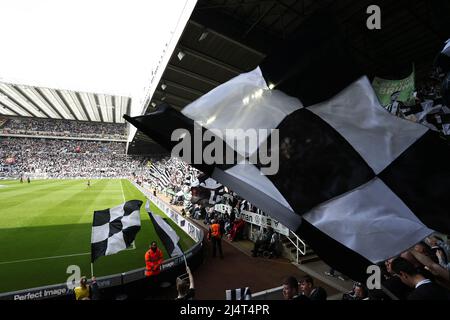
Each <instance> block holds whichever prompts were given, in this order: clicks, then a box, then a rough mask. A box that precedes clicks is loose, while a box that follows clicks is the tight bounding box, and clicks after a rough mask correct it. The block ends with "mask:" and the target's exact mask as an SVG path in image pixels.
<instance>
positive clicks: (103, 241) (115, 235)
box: [91, 200, 142, 262]
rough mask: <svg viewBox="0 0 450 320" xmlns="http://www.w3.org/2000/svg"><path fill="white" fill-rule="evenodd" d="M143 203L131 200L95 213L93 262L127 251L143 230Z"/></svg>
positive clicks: (92, 244) (92, 247) (92, 240)
mask: <svg viewBox="0 0 450 320" xmlns="http://www.w3.org/2000/svg"><path fill="white" fill-rule="evenodd" d="M141 205H142V201H140V200H130V201H127V202H125V203H123V204H121V205H120V206H117V207H114V208H110V209H105V210H99V211H95V212H94V221H93V223H92V237H91V261H92V262H94V261H95V260H96V259H97V258H99V257H101V256H108V255H111V254H115V253H117V252H119V251H121V250H125V249H126V248H128V247H129V246H131V244H132V243H133V241H134V239H135V238H136V234H137V233H138V231H139V230H140V229H141V215H140V208H141Z"/></svg>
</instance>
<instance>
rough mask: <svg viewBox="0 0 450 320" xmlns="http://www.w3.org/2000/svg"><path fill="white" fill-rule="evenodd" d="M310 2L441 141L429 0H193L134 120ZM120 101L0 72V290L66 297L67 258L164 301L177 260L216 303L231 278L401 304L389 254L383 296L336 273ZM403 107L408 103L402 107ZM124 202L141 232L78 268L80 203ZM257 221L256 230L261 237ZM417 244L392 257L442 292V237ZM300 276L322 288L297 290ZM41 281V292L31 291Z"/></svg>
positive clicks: (447, 247)
mask: <svg viewBox="0 0 450 320" xmlns="http://www.w3.org/2000/svg"><path fill="white" fill-rule="evenodd" d="M374 4H376V5H378V6H379V7H380V8H381V12H382V18H381V19H382V20H381V21H382V28H381V29H380V30H370V29H368V28H367V27H366V20H367V18H368V13H367V12H366V10H367V8H368V7H369V6H370V5H374ZM445 10H447V11H445ZM321 12H327V13H331V14H332V15H333V17H334V18H335V19H336V21H337V23H338V24H339V26H340V27H341V30H340V32H341V34H342V36H343V40H344V41H345V45H347V46H348V48H349V50H350V51H351V53H352V55H353V58H354V59H355V61H356V62H357V64H358V66H359V67H360V68H361V69H362V70H364V72H365V74H366V75H367V77H368V79H369V80H370V82H371V83H372V82H373V81H374V79H375V78H378V79H385V80H387V81H388V80H392V81H394V80H402V79H407V78H408V77H410V75H411V74H413V87H414V90H413V91H414V93H413V92H411V93H412V94H413V95H414V96H413V98H412V99H413V101H414V106H409V107H410V109H408V110H409V111H407V112H404V110H406V109H402V110H403V111H402V112H399V111H398V112H397V114H395V115H396V116H398V117H401V118H403V119H407V120H410V121H411V122H415V123H419V124H421V125H424V126H426V127H427V128H429V129H430V130H432V131H433V132H437V133H438V135H439V136H440V137H441V138H442V140H443V141H444V142H445V144H447V145H448V142H449V141H450V140H449V139H448V138H449V137H450V116H449V115H450V106H447V105H446V103H445V102H440V103H438V102H436V101H442V97H443V96H444V95H445V93H444V88H443V87H441V81H440V80H439V77H438V76H437V75H436V66H435V63H436V57H437V56H438V54H439V53H440V52H441V51H442V50H443V48H444V45H445V43H446V41H447V40H448V39H449V38H450V22H449V19H448V16H445V14H449V16H450V5H449V4H448V3H447V2H446V1H441V0H433V1H430V0H416V1H406V0H401V1H389V0H383V1H382V0H378V1H368V0H363V1H353V0H339V1H333V0H275V1H252V0H198V1H197V2H196V4H195V7H194V8H193V11H192V13H191V14H190V17H189V19H188V20H187V22H186V24H185V25H183V26H180V28H181V29H180V30H182V32H181V36H180V38H179V39H177V40H176V45H175V46H174V50H173V51H172V52H167V53H166V55H167V57H166V58H167V61H168V63H167V65H165V66H164V69H163V70H162V72H161V74H160V77H156V78H152V83H150V86H149V88H152V89H148V92H147V98H146V99H145V100H144V101H143V103H142V108H141V109H142V112H141V113H140V114H138V115H136V114H133V116H144V115H148V114H151V113H152V112H154V111H156V110H157V108H158V106H160V105H165V104H167V105H169V106H171V107H173V108H174V109H175V110H177V111H181V110H183V108H185V107H186V106H188V105H190V104H191V103H193V102H195V101H196V100H197V99H199V98H200V97H202V96H204V95H205V94H207V93H208V92H210V91H211V90H213V89H215V88H217V87H219V86H221V85H222V84H224V83H227V82H228V81H230V80H231V79H233V78H235V77H236V76H238V75H240V74H243V73H247V72H250V71H252V70H254V69H255V68H257V67H258V66H260V65H261V64H262V63H263V62H264V61H265V59H266V58H267V57H270V55H271V54H273V52H276V50H277V49H279V48H280V47H281V46H282V44H283V43H286V42H289V41H295V39H296V37H297V36H298V35H299V34H300V33H301V32H302V30H303V28H304V26H305V23H306V24H308V23H309V21H310V19H313V18H314V17H315V15H317V14H320V13H321ZM445 17H447V19H446V18H445ZM329 54H330V56H333V55H334V54H335V52H332V51H331V52H329ZM1 72H2V71H1V70H0V75H1ZM132 103H133V100H132V97H126V96H120V95H108V94H103V93H95V92H81V91H74V90H63V89H58V88H46V87H41V86H33V85H24V84H21V83H10V82H3V81H1V79H0V204H1V205H0V275H1V281H0V300H2V299H5V300H8V299H10V300H14V299H23V300H25V299H44V298H46V299H62V300H63V299H66V300H67V299H75V296H76V294H75V293H74V291H73V290H72V289H73V288H71V289H68V288H69V287H68V285H67V284H66V283H68V282H67V281H69V280H67V279H68V277H69V276H71V275H72V273H70V272H71V271H70V270H71V269H68V267H69V266H72V265H76V266H80V268H81V273H80V274H79V275H85V276H87V277H88V278H92V275H95V276H96V277H97V282H98V286H99V287H100V289H99V292H100V294H99V295H100V296H101V299H104V300H114V299H116V300H122V299H148V300H160V299H167V300H173V299H174V298H175V297H177V294H179V291H178V292H177V289H178V288H177V281H180V279H181V278H182V277H185V278H186V277H187V276H186V273H187V271H186V268H185V263H186V266H187V264H189V265H190V268H191V269H192V271H193V275H194V278H195V284H196V287H195V299H199V300H224V299H226V297H227V296H226V291H227V290H235V289H236V288H246V287H248V288H250V290H251V293H252V299H254V300H282V299H283V298H285V296H283V295H284V291H283V290H284V289H283V285H284V286H286V283H283V281H284V278H286V277H287V276H294V277H295V278H296V279H297V280H300V281H299V288H300V291H303V290H305V291H304V292H306V293H303V295H307V296H311V300H314V299H313V298H312V297H313V296H314V297H315V298H317V299H318V300H327V299H328V300H364V299H365V300H397V299H399V300H406V299H408V295H409V294H410V293H411V290H410V289H409V288H406V287H404V286H402V284H401V283H400V284H399V283H398V282H401V281H400V280H399V279H398V278H397V275H396V274H395V272H394V271H392V270H393V269H391V263H392V259H389V260H386V261H381V262H380V263H379V266H380V267H381V268H382V270H383V277H384V278H383V281H385V283H386V286H389V287H388V292H387V293H386V291H385V290H382V289H380V288H377V289H374V290H369V289H370V288H368V287H367V285H366V284H361V283H360V281H359V279H353V278H352V277H351V275H348V274H345V273H343V272H341V270H335V268H334V267H333V266H330V265H329V264H328V263H326V262H325V261H324V260H327V259H326V257H323V256H321V254H320V253H319V252H315V250H314V249H313V248H312V246H310V245H309V243H308V242H307V241H305V239H303V237H302V236H301V235H297V234H296V230H290V229H289V228H287V227H285V226H284V225H282V224H281V223H278V221H277V220H275V219H274V218H273V217H272V218H271V213H270V212H264V211H263V210H262V209H260V208H258V207H257V206H256V205H255V204H253V203H252V201H251V200H250V199H246V198H245V197H243V196H242V195H241V194H239V192H235V191H234V190H232V188H231V187H229V186H227V185H225V184H224V185H222V184H220V183H218V182H217V181H214V180H213V179H210V178H208V177H206V176H205V174H204V173H203V172H201V171H200V170H199V169H198V167H197V168H195V167H194V166H190V165H188V164H186V163H184V162H183V161H181V160H179V159H177V158H173V157H170V153H169V150H166V149H164V148H163V147H162V146H160V144H158V143H157V140H158V139H157V138H158V137H157V138H156V139H153V138H150V137H149V136H148V135H147V134H145V133H144V132H142V131H141V130H137V131H136V130H133V129H134V127H133V125H132V124H130V123H129V122H128V121H126V120H125V119H124V117H123V115H128V116H131V115H132ZM413 107H416V108H419V109H420V110H419V109H418V110H416V111H417V112H412V111H411V110H412V109H411V108H413ZM431 109H432V111H430V110H431ZM399 110H400V107H399ZM414 110H415V109H414ZM391 113H392V112H391ZM445 176H446V177H447V176H448V174H447V173H446V174H445ZM135 199H136V200H140V201H142V206H141V207H140V210H139V211H138V215H139V216H140V220H141V224H140V228H141V230H140V231H139V233H137V236H136V239H135V240H134V241H133V244H132V246H130V247H128V248H127V249H126V250H124V251H123V252H120V253H118V254H115V255H110V256H105V257H100V258H99V260H98V261H96V262H95V263H94V264H92V263H91V260H90V258H91V253H90V249H91V235H92V234H93V233H92V232H93V231H92V229H91V224H92V219H93V213H94V211H98V210H104V209H106V208H113V207H116V206H118V205H120V204H121V203H126V202H127V201H131V200H135ZM147 199H150V209H149V210H151V211H152V212H153V213H154V214H156V216H158V217H161V219H162V220H164V221H165V222H167V224H168V225H170V226H171V227H172V228H173V229H174V230H175V231H174V233H175V234H176V235H177V237H179V245H180V248H181V249H182V251H183V252H184V253H185V255H186V259H187V260H184V259H181V258H179V257H178V258H174V256H173V255H172V254H171V250H172V249H170V248H168V247H167V245H166V242H165V241H166V240H165V239H162V238H161V236H160V233H159V229H158V228H160V227H159V226H156V225H155V223H154V222H153V220H151V219H152V218H151V215H150V217H149V213H148V211H147V209H146V208H145V203H146V202H147V201H148V200H147ZM110 210H112V209H110ZM214 221H215V222H218V221H220V225H221V228H222V229H221V230H223V231H222V233H223V236H224V237H223V240H222V243H223V244H222V245H223V255H224V258H223V261H222V260H220V259H214V258H212V257H211V250H212V248H211V247H212V244H211V242H210V241H208V237H209V234H210V231H209V228H210V225H212V224H214ZM270 221H272V222H270ZM120 224H121V226H122V222H121V223H120ZM124 224H125V223H124ZM268 227H270V228H268ZM269 229H270V231H271V234H270V236H269V239H267V238H264V237H267V234H266V232H268V230H269ZM431 229H432V228H431ZM444 229H445V230H448V229H449V227H448V226H446V227H445V228H444ZM91 233H92V234H91ZM274 234H275V235H276V237H273V235H274ZM166 236H167V235H166ZM18 239H20V241H19V240H18ZM262 239H265V240H264V244H261V245H260V243H262ZM152 240H155V241H156V242H157V244H158V247H159V248H160V249H161V250H162V253H163V255H164V260H165V262H164V263H163V267H162V271H161V276H160V278H159V279H158V283H157V284H152V285H150V286H148V283H147V282H146V281H147V278H146V277H145V276H144V268H145V260H144V255H145V254H146V252H147V250H149V245H150V242H151V241H152ZM422 240H423V241H424V242H420V243H419V244H418V245H416V246H413V248H412V249H411V250H412V251H414V252H410V251H409V250H406V251H405V252H404V253H403V255H402V257H405V259H404V260H408V259H409V258H410V257H411V256H413V257H412V258H411V259H409V260H411V261H412V260H413V261H415V262H417V265H416V266H419V265H420V268H421V270H427V272H428V273H427V275H429V274H430V273H432V278H433V281H436V282H437V283H438V284H439V286H440V287H442V288H446V290H450V279H449V277H450V264H449V262H450V235H449V234H448V233H445V232H438V233H433V234H429V236H428V237H426V238H425V237H424V238H423V239H422ZM417 246H419V247H417ZM408 249H410V248H408ZM221 250H222V249H220V251H219V252H220V254H221V255H222V251H221ZM436 251H439V253H436ZM441 252H442V253H443V254H442V253H441ZM400 253H401V252H399V253H398V254H399V255H400ZM214 254H215V246H214ZM105 255H108V254H105ZM423 256H426V258H427V260H425V258H423ZM444 258H445V259H444ZM430 260H432V261H433V263H434V264H433V265H432V267H430V265H428V264H427V263H431V262H429V261H430ZM394 264H395V263H394ZM93 268H95V269H93ZM433 268H436V269H433ZM438 268H439V270H438ZM30 269H31V270H33V272H29V270H30ZM93 270H95V272H94V271H93ZM436 270H437V271H436ZM443 270H444V271H443ZM445 270H446V271H445ZM442 272H444V273H445V272H447V274H446V275H445V274H444V275H443V273H442ZM75 275H77V273H76V272H75ZM71 279H72V280H73V279H75V278H71ZM218 279H219V280H220V281H219V280H218ZM310 279H311V280H310ZM427 279H428V278H427ZM72 280H70V281H72ZM76 280H77V281H79V278H76ZM70 281H69V282H70ZM217 282H220V283H217ZM313 282H314V285H315V288H316V287H317V288H321V289H322V290H324V291H325V292H326V293H325V298H324V297H323V296H320V297H319V295H317V296H316V294H317V291H316V292H315V294H314V295H312V294H311V291H308V289H304V286H307V284H308V283H309V284H310V285H311V286H313ZM89 283H90V284H93V280H92V279H89ZM76 285H78V283H76ZM146 286H148V287H146ZM155 286H156V287H157V289H156V291H155V290H154V287H155ZM149 287H152V288H151V290H150V289H149ZM42 290H48V292H50V291H51V290H53V291H54V292H52V293H48V295H47V296H42V295H43V293H42ZM297 291H298V289H297ZM239 292H240V291H239ZM242 292H243V291H242ZM233 294H236V292H233ZM298 294H299V295H301V292H298ZM393 296H394V297H393ZM17 297H18V298H17ZM91 298H93V297H92V296H91ZM94 299H95V298H94ZM98 299H100V298H98ZM234 299H239V298H236V297H234ZM242 299H244V298H242ZM308 299H309V298H308ZM448 299H450V295H449V296H448Z"/></svg>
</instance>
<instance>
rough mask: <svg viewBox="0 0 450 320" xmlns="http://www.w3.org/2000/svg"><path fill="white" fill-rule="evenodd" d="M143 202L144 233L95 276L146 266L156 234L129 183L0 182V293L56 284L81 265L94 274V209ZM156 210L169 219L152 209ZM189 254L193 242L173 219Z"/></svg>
mask: <svg viewBox="0 0 450 320" xmlns="http://www.w3.org/2000/svg"><path fill="white" fill-rule="evenodd" d="M133 199H139V200H142V201H143V204H142V206H141V230H140V231H139V232H138V234H137V236H136V240H135V245H134V246H133V247H131V248H128V249H126V250H124V251H122V252H119V253H117V254H115V255H111V256H105V257H100V258H99V259H98V260H97V261H96V262H95V263H94V275H95V276H97V277H100V276H105V275H110V274H117V273H121V272H125V271H130V270H133V269H137V268H142V267H144V254H145V252H146V251H147V250H148V247H149V244H150V242H151V241H152V240H155V241H157V243H158V246H159V247H160V248H161V249H162V250H163V252H164V256H165V259H167V258H168V255H167V253H166V251H165V248H164V247H163V245H162V244H161V242H160V241H159V239H157V238H156V234H155V230H154V228H153V225H152V224H151V222H150V219H149V217H148V214H147V212H146V211H145V202H146V198H145V196H144V195H143V194H142V193H141V192H140V191H139V190H138V189H136V188H135V187H134V186H133V184H132V183H131V182H129V181H128V180H125V179H121V180H120V179H101V180H91V186H90V187H88V186H87V180H34V181H31V183H30V184H28V183H26V182H25V183H23V184H21V183H19V181H17V180H16V181H1V180H0V292H8V291H15V290H20V289H26V288H33V287H39V286H44V285H51V284H57V283H65V282H66V281H67V278H68V277H69V276H70V274H69V273H67V271H68V267H69V266H71V265H76V266H79V267H80V269H81V274H82V275H86V276H88V277H89V276H90V274H91V267H90V244H91V230H92V218H93V213H94V211H95V210H102V209H106V208H112V207H114V206H117V205H120V204H121V203H123V202H125V201H128V200H133ZM152 210H153V212H155V213H157V214H159V215H161V216H163V217H166V216H165V215H164V213H163V212H161V211H160V210H159V209H157V208H156V207H155V206H153V205H152ZM166 221H168V222H169V224H171V225H172V227H174V229H175V231H176V232H177V233H178V235H179V236H180V246H181V248H182V249H183V250H184V251H185V250H187V249H188V248H190V247H191V246H192V245H194V241H193V240H192V239H191V238H190V237H189V236H188V235H187V234H186V233H184V232H183V231H182V230H181V229H180V228H179V227H178V226H177V225H176V224H175V223H173V222H172V221H171V220H170V219H167V220H166Z"/></svg>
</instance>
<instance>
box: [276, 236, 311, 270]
mask: <svg viewBox="0 0 450 320" xmlns="http://www.w3.org/2000/svg"><path fill="white" fill-rule="evenodd" d="M290 239H291V240H292V241H294V242H296V239H295V238H294V237H292V238H290ZM281 243H282V245H283V248H284V253H285V256H286V258H288V259H290V260H291V261H295V262H296V261H297V249H296V248H295V245H294V244H293V243H292V242H291V241H289V239H288V238H287V237H283V238H282V240H281ZM319 260H320V258H319V256H318V255H317V254H315V253H314V251H313V250H312V249H311V248H310V247H309V246H308V245H306V252H305V255H302V254H299V257H298V264H307V263H310V262H315V261H319Z"/></svg>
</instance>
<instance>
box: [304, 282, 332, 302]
mask: <svg viewBox="0 0 450 320" xmlns="http://www.w3.org/2000/svg"><path fill="white" fill-rule="evenodd" d="M300 292H301V294H303V295H304V296H306V297H308V298H309V300H311V301H325V300H327V292H326V291H325V289H324V288H322V287H314V280H313V278H312V277H311V276H304V277H303V278H301V279H300Z"/></svg>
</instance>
